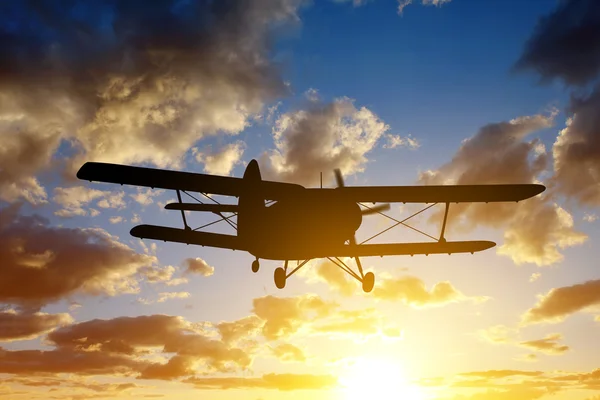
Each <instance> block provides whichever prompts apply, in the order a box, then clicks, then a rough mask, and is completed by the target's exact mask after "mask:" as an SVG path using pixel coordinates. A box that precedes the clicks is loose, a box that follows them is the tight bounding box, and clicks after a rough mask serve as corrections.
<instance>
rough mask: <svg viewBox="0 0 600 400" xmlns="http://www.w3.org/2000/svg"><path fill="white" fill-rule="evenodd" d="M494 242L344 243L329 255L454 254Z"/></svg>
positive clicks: (492, 245) (483, 246)
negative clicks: (355, 244)
mask: <svg viewBox="0 0 600 400" xmlns="http://www.w3.org/2000/svg"><path fill="white" fill-rule="evenodd" d="M495 245H496V243H494V242H490V241H486V240H477V241H463V242H429V243H384V244H361V245H358V246H350V245H344V246H339V247H336V248H335V249H333V248H332V249H331V250H332V253H336V254H332V255H329V257H334V256H335V257H375V256H380V257H383V256H401V255H411V256H412V255H415V254H425V255H428V254H454V253H475V252H479V251H483V250H487V249H490V248H492V247H494V246H495Z"/></svg>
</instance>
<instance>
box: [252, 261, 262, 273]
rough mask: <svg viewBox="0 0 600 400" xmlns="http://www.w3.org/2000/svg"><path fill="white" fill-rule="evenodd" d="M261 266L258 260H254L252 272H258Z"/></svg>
mask: <svg viewBox="0 0 600 400" xmlns="http://www.w3.org/2000/svg"><path fill="white" fill-rule="evenodd" d="M259 268H260V263H259V262H258V260H254V261H252V272H254V273H257V272H258V269H259Z"/></svg>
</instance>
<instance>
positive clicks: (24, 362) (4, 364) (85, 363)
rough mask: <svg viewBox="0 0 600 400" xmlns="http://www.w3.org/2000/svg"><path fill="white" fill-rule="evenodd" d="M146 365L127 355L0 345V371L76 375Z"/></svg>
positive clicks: (123, 371)
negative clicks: (0, 346)
mask: <svg viewBox="0 0 600 400" xmlns="http://www.w3.org/2000/svg"><path fill="white" fill-rule="evenodd" d="M148 365H149V363H148V362H145V361H138V360H134V359H131V358H130V357H127V356H124V355H121V354H113V353H101V352H97V351H94V352H74V351H71V350H69V349H56V350H51V351H43V350H15V351H10V350H4V349H2V348H0V373H5V374H19V375H31V374H36V373H52V374H58V373H72V374H78V375H119V374H133V373H135V372H136V371H137V372H139V371H141V370H143V369H144V368H146V367H147V366H148Z"/></svg>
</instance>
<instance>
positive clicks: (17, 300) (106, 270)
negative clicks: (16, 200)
mask: <svg viewBox="0 0 600 400" xmlns="http://www.w3.org/2000/svg"><path fill="white" fill-rule="evenodd" d="M18 208H19V207H18V206H10V207H6V208H3V209H0V215H1V217H2V218H0V259H2V269H1V270H0V302H4V303H12V304H18V305H21V306H27V307H33V308H36V307H40V306H42V305H44V304H47V303H51V302H54V301H57V300H59V299H61V298H64V297H66V296H70V295H74V294H78V293H84V294H88V295H99V294H105V295H111V296H112V295H116V294H117V293H132V292H135V291H137V290H138V287H137V281H136V279H135V274H136V273H137V271H138V270H139V269H140V268H141V267H144V266H148V265H151V264H152V263H153V262H154V261H155V258H154V257H152V256H148V255H144V254H138V253H136V252H134V251H133V250H132V249H131V248H129V247H127V246H126V245H124V244H122V243H120V242H118V241H117V240H116V239H115V238H113V237H112V236H110V235H109V234H108V233H106V232H105V231H103V230H101V229H80V228H61V227H51V226H49V224H48V221H47V220H45V219H44V218H42V217H39V216H35V215H34V216H22V215H19V213H18ZM82 265H85V266H86V267H85V268H82V267H81V266H82Z"/></svg>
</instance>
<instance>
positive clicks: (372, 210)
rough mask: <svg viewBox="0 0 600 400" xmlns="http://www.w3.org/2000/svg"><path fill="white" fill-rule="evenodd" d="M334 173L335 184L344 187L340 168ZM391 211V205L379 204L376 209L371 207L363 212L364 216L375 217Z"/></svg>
mask: <svg viewBox="0 0 600 400" xmlns="http://www.w3.org/2000/svg"><path fill="white" fill-rule="evenodd" d="M333 173H334V175H335V182H336V183H337V186H338V187H341V188H342V187H344V186H345V185H344V177H343V176H342V171H340V170H339V169H338V168H336V169H334V170H333ZM389 209H390V205H389V204H387V203H386V204H379V205H376V206H374V207H369V208H367V209H364V210H362V212H361V213H362V215H363V216H365V215H373V214H378V213H380V212H383V211H388V210H389Z"/></svg>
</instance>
